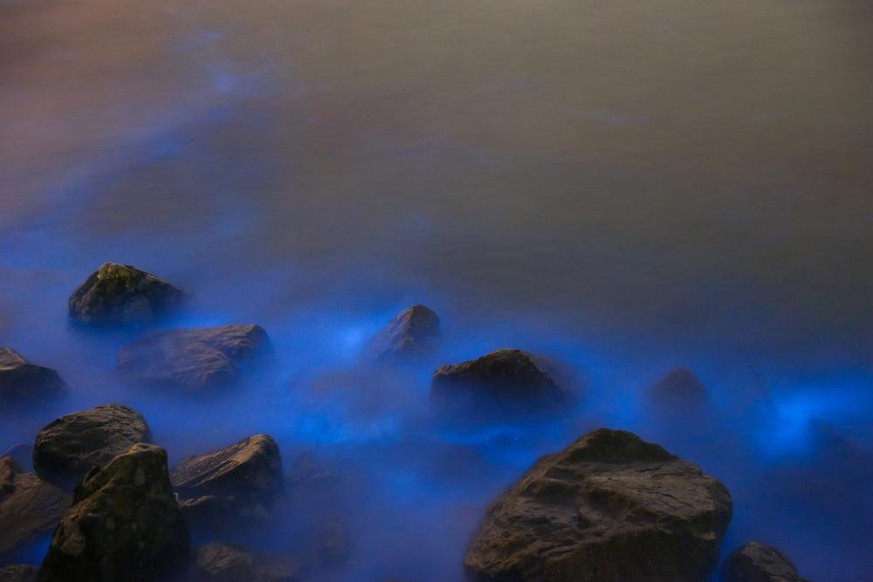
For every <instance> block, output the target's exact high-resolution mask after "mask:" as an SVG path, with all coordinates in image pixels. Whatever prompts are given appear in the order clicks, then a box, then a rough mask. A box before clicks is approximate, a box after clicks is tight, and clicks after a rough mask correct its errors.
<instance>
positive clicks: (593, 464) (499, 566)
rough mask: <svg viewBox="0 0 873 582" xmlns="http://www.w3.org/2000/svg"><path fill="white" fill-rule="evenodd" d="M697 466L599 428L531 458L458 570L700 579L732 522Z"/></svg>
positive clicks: (572, 581)
mask: <svg viewBox="0 0 873 582" xmlns="http://www.w3.org/2000/svg"><path fill="white" fill-rule="evenodd" d="M731 509H732V502H731V497H730V494H729V493H728V491H727V489H726V488H725V487H724V485H722V484H721V483H720V482H719V481H717V480H716V479H715V478H713V477H711V476H709V475H707V474H705V473H703V472H702V471H701V470H700V468H699V467H697V466H696V465H694V464H692V463H689V462H687V461H684V460H682V459H679V458H678V457H675V456H674V455H672V454H670V453H668V452H667V451H666V450H664V449H663V448H662V447H660V446H658V445H655V444H650V443H647V442H645V441H643V440H641V439H640V438H639V437H637V436H636V435H634V434H632V433H629V432H626V431H619V430H609V429H599V430H596V431H593V432H590V433H588V434H586V435H584V436H583V437H581V438H579V439H578V440H576V441H575V442H574V443H572V444H571V445H570V446H569V447H567V448H566V449H564V450H563V451H561V452H558V453H555V454H552V455H546V456H544V457H542V458H540V459H539V460H538V461H537V462H536V463H535V464H534V465H533V466H532V467H531V468H530V469H528V471H527V472H525V473H524V475H522V477H521V478H520V479H519V480H518V481H516V482H515V483H514V484H513V485H512V486H511V487H510V488H509V490H507V491H506V492H505V493H503V494H502V495H501V496H499V497H498V498H497V500H496V501H494V503H492V504H491V506H490V507H489V509H488V511H487V513H486V515H485V518H484V520H483V522H482V524H481V525H480V527H479V529H478V531H477V532H476V534H475V536H474V537H473V539H472V541H471V542H470V544H469V546H468V548H467V553H466V556H465V559H464V564H465V566H466V568H467V570H468V572H469V573H470V575H471V577H472V578H473V579H475V580H483V581H484V580H495V581H503V582H508V581H537V582H581V581H595V580H596V581H598V582H700V581H701V580H703V579H705V577H706V576H707V575H708V574H709V573H710V572H711V571H712V570H713V568H714V567H715V565H716V562H717V560H718V554H719V546H720V544H721V539H722V536H723V534H724V532H725V530H726V529H727V526H728V523H729V522H730V517H731Z"/></svg>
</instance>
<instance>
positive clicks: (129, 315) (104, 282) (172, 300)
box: [69, 263, 183, 327]
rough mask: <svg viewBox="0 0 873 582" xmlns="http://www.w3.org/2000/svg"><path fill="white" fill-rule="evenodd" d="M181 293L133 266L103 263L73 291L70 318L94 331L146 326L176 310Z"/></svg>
mask: <svg viewBox="0 0 873 582" xmlns="http://www.w3.org/2000/svg"><path fill="white" fill-rule="evenodd" d="M182 299H183V293H182V291H180V290H179V289H177V288H175V287H173V286H172V285H170V284H169V283H167V282H166V281H163V280H161V279H159V278H158V277H155V276H154V275H152V274H151V273H146V272H145V271H142V270H140V269H137V268H136V267H134V266H132V265H121V264H118V263H103V265H101V266H100V268H99V269H97V270H96V271H95V272H94V273H92V274H91V276H90V277H88V279H87V280H86V281H85V282H84V283H82V285H80V286H79V288H78V289H76V290H75V291H73V294H72V295H70V299H69V314H70V318H71V319H72V320H73V321H74V322H76V323H79V324H82V325H88V326H95V327H107V326H108V327H113V326H128V325H146V324H151V323H154V322H156V321H159V320H160V319H162V318H163V317H165V316H167V315H169V314H171V313H172V312H173V311H174V310H175V309H177V308H178V307H179V305H180V304H181V302H182Z"/></svg>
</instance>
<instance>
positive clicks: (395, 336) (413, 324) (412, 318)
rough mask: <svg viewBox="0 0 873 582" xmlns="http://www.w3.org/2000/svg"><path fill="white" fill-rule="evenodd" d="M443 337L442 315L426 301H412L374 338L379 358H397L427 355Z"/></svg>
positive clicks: (373, 347) (375, 352)
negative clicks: (441, 333)
mask: <svg viewBox="0 0 873 582" xmlns="http://www.w3.org/2000/svg"><path fill="white" fill-rule="evenodd" d="M439 340H440V318H439V317H438V316H437V314H436V313H435V312H434V311H433V310H432V309H430V308H429V307H426V306H424V305H413V306H411V307H408V308H407V309H405V310H403V311H402V312H400V313H399V314H397V316H395V317H394V319H392V320H391V321H390V322H389V323H388V325H387V326H386V327H385V329H383V330H382V331H381V332H380V333H379V335H377V336H376V338H375V339H374V340H373V345H372V352H373V355H374V356H375V357H376V358H378V359H383V360H395V359H403V358H410V357H416V356H422V355H426V354H428V353H429V352H431V351H433V350H434V349H435V348H436V346H437V345H438V343H439Z"/></svg>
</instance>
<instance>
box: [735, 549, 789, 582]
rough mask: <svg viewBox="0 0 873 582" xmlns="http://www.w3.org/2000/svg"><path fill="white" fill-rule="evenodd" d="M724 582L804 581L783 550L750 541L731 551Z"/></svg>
mask: <svg viewBox="0 0 873 582" xmlns="http://www.w3.org/2000/svg"><path fill="white" fill-rule="evenodd" d="M722 580H723V582H804V580H803V578H801V577H800V575H799V574H798V573H797V568H795V567H794V564H792V563H791V560H789V559H788V557H786V556H785V554H783V553H782V552H780V551H779V550H777V549H776V548H774V547H772V546H768V545H766V544H762V543H761V542H748V543H745V544H743V545H742V546H740V547H739V548H737V549H736V550H734V551H733V552H731V554H730V555H729V556H728V557H727V558H726V559H725V562H724V565H723V566H722Z"/></svg>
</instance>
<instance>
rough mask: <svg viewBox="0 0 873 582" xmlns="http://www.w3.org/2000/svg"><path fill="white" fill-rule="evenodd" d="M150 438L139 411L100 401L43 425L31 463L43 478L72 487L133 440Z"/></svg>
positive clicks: (139, 441)
mask: <svg viewBox="0 0 873 582" xmlns="http://www.w3.org/2000/svg"><path fill="white" fill-rule="evenodd" d="M151 440H152V434H151V430H149V426H148V424H147V423H146V421H145V418H143V416H142V415H141V414H140V413H139V412H137V411H135V410H134V409H132V408H129V407H127V406H124V405H122V404H101V405H100V406H95V407H93V408H89V409H87V410H82V411H80V412H73V413H72V414H67V415H64V416H62V417H60V418H58V419H57V420H55V421H53V422H51V423H49V424H47V425H46V426H45V427H43V429H42V430H40V431H39V433H38V434H37V435H36V442H35V443H34V447H33V466H34V470H35V471H36V472H37V474H38V475H39V476H40V477H42V478H43V479H46V480H47V481H50V482H52V483H54V484H56V485H58V486H60V487H62V488H65V489H71V488H72V486H73V485H74V484H75V483H76V481H78V480H79V479H80V478H82V477H83V476H84V475H85V474H86V473H87V472H88V471H90V470H91V469H92V468H93V467H99V466H101V465H103V464H105V463H107V462H109V460H110V459H112V458H113V457H115V456H116V455H119V454H121V453H123V452H124V451H126V450H127V449H129V448H130V447H131V445H133V444H135V443H142V442H150V441H151Z"/></svg>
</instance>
